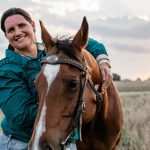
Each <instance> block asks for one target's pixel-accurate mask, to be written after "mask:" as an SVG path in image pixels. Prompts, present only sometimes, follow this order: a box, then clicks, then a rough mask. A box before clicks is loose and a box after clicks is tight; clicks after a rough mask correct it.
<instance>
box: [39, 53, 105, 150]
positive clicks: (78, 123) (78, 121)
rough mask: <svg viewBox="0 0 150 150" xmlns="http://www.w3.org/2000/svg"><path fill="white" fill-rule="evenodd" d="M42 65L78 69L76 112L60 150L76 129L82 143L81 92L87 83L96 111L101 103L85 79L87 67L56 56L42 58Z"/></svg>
mask: <svg viewBox="0 0 150 150" xmlns="http://www.w3.org/2000/svg"><path fill="white" fill-rule="evenodd" d="M41 63H42V64H52V65H55V64H68V65H72V66H74V67H76V68H78V69H79V70H80V71H81V78H80V92H79V100H78V106H77V110H76V114H75V117H74V120H73V124H72V126H71V130H70V133H69V135H68V136H67V138H66V139H65V140H64V141H62V142H61V147H62V150H63V149H64V146H65V145H66V144H67V143H69V138H70V137H71V136H72V134H74V133H75V130H76V129H77V128H78V129H79V140H80V141H82V134H81V127H82V114H83V112H84V111H85V101H84V100H83V92H84V88H85V84H86V82H88V83H89V85H90V87H91V89H92V90H93V92H94V93H95V95H96V99H97V107H98V111H99V110H100V107H101V103H102V100H103V98H102V95H101V93H99V92H98V91H97V90H96V89H95V86H94V84H93V82H92V81H91V80H90V79H88V78H87V67H86V66H85V65H84V64H81V63H80V62H78V61H76V60H73V59H69V58H63V57H58V56H56V55H51V56H47V57H45V58H44V60H43V61H42V62H41Z"/></svg>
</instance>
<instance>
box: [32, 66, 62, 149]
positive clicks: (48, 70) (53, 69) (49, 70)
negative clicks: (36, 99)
mask: <svg viewBox="0 0 150 150" xmlns="http://www.w3.org/2000/svg"><path fill="white" fill-rule="evenodd" d="M59 69H60V65H49V64H47V65H45V67H44V71H43V74H44V75H45V77H46V79H47V84H48V88H47V93H48V91H49V88H50V86H51V84H52V82H53V81H54V79H55V77H56V75H57V74H58V72H59ZM45 115H46V105H45V101H44V105H43V108H42V111H41V115H40V119H39V122H38V123H37V126H36V133H35V139H34V143H33V150H40V148H39V140H40V137H41V135H42V133H43V132H45Z"/></svg>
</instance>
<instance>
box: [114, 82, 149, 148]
mask: <svg viewBox="0 0 150 150" xmlns="http://www.w3.org/2000/svg"><path fill="white" fill-rule="evenodd" d="M116 85H117V87H118V90H119V93H120V96H121V100H122V107H123V113H124V126H123V132H122V139H121V142H120V145H119V146H118V150H149V149H150V81H144V82H141V81H136V82H131V81H128V82H127V81H126V82H125V81H121V82H116ZM116 119H117V118H116Z"/></svg>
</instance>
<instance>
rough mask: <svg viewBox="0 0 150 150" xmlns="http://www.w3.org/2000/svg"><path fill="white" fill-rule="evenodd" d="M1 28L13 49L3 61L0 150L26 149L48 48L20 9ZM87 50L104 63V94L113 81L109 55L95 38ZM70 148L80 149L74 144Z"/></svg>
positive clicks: (12, 11) (7, 14) (5, 16)
mask: <svg viewBox="0 0 150 150" xmlns="http://www.w3.org/2000/svg"><path fill="white" fill-rule="evenodd" d="M1 29H2V31H3V32H4V34H5V36H6V38H7V39H8V41H9V48H8V49H7V50H6V58H4V59H2V60H1V61H0V95H1V97H0V108H1V110H2V112H3V113H4V118H3V120H2V123H1V127H2V131H3V132H2V134H1V135H0V149H3V150H6V149H11V150H21V149H24V150H26V149H28V142H29V140H30V138H31V135H32V130H33V124H34V121H35V118H36V114H37V108H38V104H37V101H38V94H37V91H36V89H35V86H34V79H35V78H36V75H37V74H38V73H39V72H40V69H41V63H40V62H41V60H42V58H43V57H44V56H46V51H44V45H43V44H39V43H37V41H36V36H35V23H34V21H33V20H32V19H31V17H30V15H29V14H28V13H27V12H26V11H24V10H22V9H20V8H10V9H8V10H7V11H5V12H4V13H3V15H2V18H1ZM87 50H88V51H89V52H91V53H92V54H93V56H94V57H95V58H96V59H97V61H98V62H99V64H100V65H99V66H100V69H101V72H102V76H103V80H104V82H103V86H102V91H104V90H106V88H107V87H108V86H109V83H110V82H111V80H112V77H111V73H110V69H109V68H110V67H109V59H108V56H107V52H106V50H105V48H104V46H103V45H102V44H100V43H98V42H97V41H95V40H93V39H89V41H88V44H87ZM67 147H70V149H71V150H73V149H76V146H75V145H74V144H70V145H68V146H67Z"/></svg>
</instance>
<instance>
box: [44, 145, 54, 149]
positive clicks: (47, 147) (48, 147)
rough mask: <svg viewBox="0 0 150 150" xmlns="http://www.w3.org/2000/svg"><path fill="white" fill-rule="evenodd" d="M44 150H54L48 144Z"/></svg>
mask: <svg viewBox="0 0 150 150" xmlns="http://www.w3.org/2000/svg"><path fill="white" fill-rule="evenodd" d="M44 150H53V149H52V148H51V146H50V145H48V144H46V145H45V149H44Z"/></svg>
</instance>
